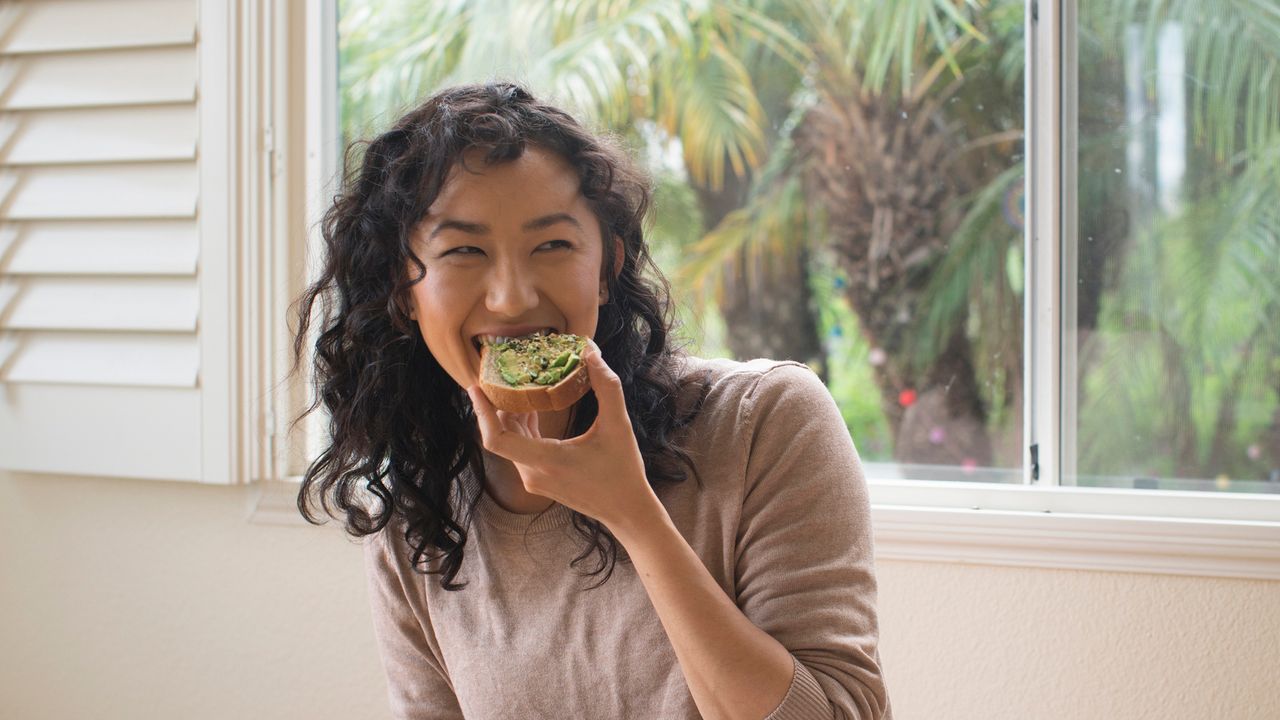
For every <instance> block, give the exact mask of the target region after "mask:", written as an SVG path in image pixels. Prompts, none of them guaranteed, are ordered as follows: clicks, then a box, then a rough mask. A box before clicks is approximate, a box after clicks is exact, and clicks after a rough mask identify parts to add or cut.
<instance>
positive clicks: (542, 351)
mask: <svg viewBox="0 0 1280 720" xmlns="http://www.w3.org/2000/svg"><path fill="white" fill-rule="evenodd" d="M586 346H587V341H586V338H584V337H579V336H577V335H569V334H563V335H549V336H545V337H525V338H516V339H514V340H509V341H507V342H504V343H498V344H495V345H485V346H484V347H482V348H481V349H480V389H481V391H483V392H484V394H485V396H486V397H488V398H489V402H491V403H493V406H494V407H496V408H497V409H499V410H506V411H507V412H520V413H527V412H550V411H556V410H564V409H566V408H568V407H570V406H572V405H573V404H574V403H576V402H578V400H579V399H581V398H582V396H583V395H585V394H587V390H588V389H589V388H590V387H591V381H590V379H589V378H588V377H587V368H586V366H585V364H584V363H583V362H582V359H581V358H582V353H583V351H584V350H585V349H586ZM566 352H568V353H569V355H570V357H568V358H566V357H564V356H565V353H566ZM566 364H570V365H571V367H570V369H569V370H568V371H567V372H564V371H563V367H564V365H566ZM557 368H561V370H560V371H559V372H557ZM535 375H536V376H537V377H535ZM539 379H541V382H538V380H539Z"/></svg>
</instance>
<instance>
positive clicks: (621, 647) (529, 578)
mask: <svg viewBox="0 0 1280 720" xmlns="http://www.w3.org/2000/svg"><path fill="white" fill-rule="evenodd" d="M704 371H709V373H710V380H711V383H712V384H711V389H710V392H709V395H708V396H707V399H706V403H705V405H704V406H703V409H702V411H701V413H700V414H699V416H698V418H697V419H696V420H695V421H694V423H693V424H692V425H691V426H690V428H689V430H688V432H691V433H692V437H691V442H689V443H688V446H689V447H690V448H691V451H692V453H693V458H694V463H695V466H696V468H697V473H698V476H699V477H701V478H702V481H703V487H702V489H701V490H700V489H699V488H698V485H697V483H696V482H695V481H694V480H693V478H692V477H690V478H689V480H688V481H686V482H684V483H682V484H680V485H677V486H674V487H670V486H664V487H661V488H659V489H658V491H657V493H658V497H659V498H660V499H661V501H662V503H663V505H664V506H665V507H666V509H667V512H668V513H669V514H670V515H671V519H672V520H673V521H674V523H675V525H676V527H677V528H679V530H680V532H681V534H682V535H683V536H684V537H685V539H686V540H687V541H688V542H689V544H690V546H692V548H693V549H694V551H695V552H696V553H697V554H698V557H700V558H701V559H702V562H703V563H704V564H705V565H706V566H707V569H708V570H710V572H711V575H712V576H713V577H714V578H715V579H716V580H717V581H718V582H719V584H720V587H722V588H723V589H724V591H725V593H727V594H728V595H729V597H731V598H733V599H734V600H735V601H736V603H737V605H738V607H739V608H740V609H741V610H742V612H743V613H744V614H745V615H746V616H747V617H748V618H750V619H751V621H752V622H754V623H755V624H756V625H757V626H759V627H760V628H762V629H763V630H765V631H766V632H768V633H769V634H770V635H771V636H773V637H774V638H776V639H777V640H778V641H779V642H781V643H782V645H783V646H785V647H786V648H788V649H789V650H790V651H791V653H792V656H793V657H794V659H795V674H794V676H793V679H792V684H791V688H790V690H789V691H788V693H787V695H786V697H785V698H784V699H783V701H782V703H781V705H780V706H779V707H778V708H777V709H776V710H775V711H774V712H773V713H772V714H770V715H769V716H768V717H769V719H770V720H800V719H808V718H864V719H867V720H870V719H871V718H890V717H891V712H890V706H889V697H888V694H887V691H886V688H885V682H884V677H883V674H882V672H881V669H880V657H879V652H878V650H877V646H876V644H877V639H878V627H877V620H876V579H875V572H874V555H873V551H872V544H871V522H870V513H869V506H868V499H867V488H866V482H865V480H864V478H863V474H862V468H861V464H860V463H859V461H858V456H857V454H856V452H855V450H854V447H853V443H852V441H851V440H850V438H849V434H848V431H847V430H846V429H845V425H844V422H843V420H842V419H841V417H840V413H839V412H838V411H837V409H836V406H835V403H834V402H833V401H832V399H831V395H830V394H829V393H828V392H827V389H826V388H825V387H824V386H823V385H822V383H821V382H820V381H819V380H818V378H817V376H816V375H814V374H813V372H812V371H810V370H809V369H808V368H807V367H805V366H804V365H801V364H799V363H793V362H773V361H768V360H753V361H751V362H749V363H738V362H732V361H728V360H700V359H697V358H689V359H688V361H687V362H686V365H685V370H684V372H686V373H693V372H698V373H702V372H704ZM601 482H608V478H601ZM466 483H470V488H468V489H475V484H476V481H475V479H474V478H471V477H470V476H468V477H467V480H466ZM388 527H389V528H396V527H397V526H396V524H395V523H393V524H392V525H389V526H388ZM469 532H470V536H469V538H468V540H467V546H466V554H465V558H464V560H463V563H462V568H461V571H460V572H459V573H458V576H457V578H456V580H457V581H460V582H466V583H468V585H467V587H466V588H465V589H464V590H461V591H457V592H446V591H444V590H442V589H441V588H440V585H439V577H440V576H438V575H433V576H423V575H422V574H419V573H417V572H415V571H413V570H412V569H411V568H410V563H409V552H408V551H407V549H406V546H405V543H404V540H403V537H402V533H401V531H400V530H399V529H397V530H394V531H390V532H383V533H379V534H377V535H374V536H370V537H369V538H367V539H366V545H365V549H366V554H365V558H366V567H367V572H368V578H369V600H370V603H371V606H372V611H373V624H374V631H375V635H376V637H377V640H378V643H379V646H380V651H381V656H382V662H383V666H384V669H385V671H386V675H387V681H388V686H389V695H390V701H391V709H392V715H393V716H394V717H396V718H412V719H414V720H426V719H428V718H432V719H435V718H462V717H466V718H468V719H469V720H498V719H500V718H513V719H521V720H528V719H533V718H557V719H559V718H584V719H589V720H603V719H607V718H626V719H631V718H635V719H645V720H647V719H649V718H653V719H656V720H667V719H670V720H679V719H682V718H698V717H700V716H699V714H698V710H697V707H696V706H695V705H694V703H693V698H692V696H691V695H690V694H689V689H688V687H687V686H686V684H685V680H684V676H683V675H682V674H681V670H680V666H679V664H678V663H677V661H676V656H675V652H674V650H673V649H672V647H671V644H670V642H669V641H668V639H667V637H666V634H665V632H664V630H663V628H662V625H661V624H660V622H659V620H658V616H657V614H656V613H655V612H654V609H653V606H652V605H651V604H650V602H649V598H648V595H647V594H646V593H645V589H644V586H643V585H642V584H641V582H640V580H639V578H638V577H637V575H636V573H635V569H634V567H633V566H631V565H630V564H622V563H619V564H618V565H617V567H616V568H615V570H614V574H613V577H612V578H611V579H610V580H609V581H608V582H607V583H605V584H604V585H603V586H602V587H600V588H598V589H596V590H590V591H584V589H583V588H585V587H586V586H588V585H590V584H592V583H594V582H596V581H597V580H598V578H584V577H582V576H581V575H580V574H579V571H578V570H574V569H570V567H569V563H570V561H571V560H572V559H573V558H574V557H576V556H577V555H579V554H580V553H581V552H582V549H583V546H582V544H581V541H580V540H579V539H578V537H577V536H576V534H574V533H573V527H572V524H571V522H570V513H569V510H568V509H567V508H566V507H564V506H563V505H559V504H556V505H552V507H551V509H550V510H548V511H547V512H545V513H543V514H541V515H518V514H513V513H510V512H507V511H505V510H504V509H502V508H501V507H500V506H498V505H497V504H496V503H495V502H493V500H492V499H491V498H490V497H489V496H488V495H487V494H482V495H481V500H480V503H479V505H478V506H477V510H476V518H475V521H474V522H473V523H472V526H471V528H470V531H469ZM594 557H595V556H592V557H591V558H589V559H588V561H587V562H586V563H585V564H582V565H580V566H579V568H580V569H582V568H587V569H592V568H594V563H593V562H591V560H593V559H594Z"/></svg>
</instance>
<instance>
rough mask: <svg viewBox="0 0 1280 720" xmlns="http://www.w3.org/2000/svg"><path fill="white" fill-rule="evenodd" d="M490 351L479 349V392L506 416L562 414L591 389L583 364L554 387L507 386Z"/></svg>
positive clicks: (487, 348) (484, 348) (486, 347)
mask: <svg viewBox="0 0 1280 720" xmlns="http://www.w3.org/2000/svg"><path fill="white" fill-rule="evenodd" d="M489 349H490V348H489V347H488V346H485V347H483V348H481V349H480V389H481V390H482V391H483V392H484V394H485V397H487V398H489V402H490V403H492V404H493V406H494V407H495V408H497V409H499V410H505V411H507V412H518V413H527V412H552V411H556V410H565V409H567V408H569V407H571V406H572V405H573V404H574V403H576V402H578V400H580V399H581V398H582V396H583V395H586V394H587V390H589V389H590V388H591V379H590V378H589V377H588V376H587V365H586V363H585V362H580V363H578V366H577V367H575V368H574V369H573V371H572V372H570V373H569V374H568V375H566V376H565V377H564V378H563V379H562V380H560V382H558V383H556V384H555V385H533V384H529V385H520V386H512V385H508V384H507V381H505V380H503V379H502V375H500V374H499V373H498V369H497V367H496V363H494V362H493V361H492V358H491V357H490V354H489Z"/></svg>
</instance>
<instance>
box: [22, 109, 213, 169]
mask: <svg viewBox="0 0 1280 720" xmlns="http://www.w3.org/2000/svg"><path fill="white" fill-rule="evenodd" d="M0 142H2V143H3V144H4V146H6V147H8V148H9V149H8V152H7V153H4V154H3V155H2V156H0V162H3V164H5V165H9V166H12V165H34V164H41V163H90V162H112V161H117V162H119V161H123V162H136V161H144V160H192V159H194V158H195V156H196V106H195V105H194V104H187V105H173V106H159V107H126V108H109V109H93V110H62V111H39V112H30V113H15V114H13V115H10V116H8V117H6V118H5V119H4V122H3V123H2V124H0Z"/></svg>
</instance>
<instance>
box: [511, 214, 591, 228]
mask: <svg viewBox="0 0 1280 720" xmlns="http://www.w3.org/2000/svg"><path fill="white" fill-rule="evenodd" d="M562 222H565V223H569V224H570V225H572V226H574V227H576V228H578V229H579V230H581V229H582V223H580V222H578V219H577V218H575V217H574V216H572V215H570V214H569V213H563V212H560V213H552V214H550V215H543V216H542V217H540V218H536V219H534V220H530V221H529V222H527V223H525V224H524V225H522V226H521V228H522V229H524V230H542V229H543V228H548V227H551V226H552V225H555V224H556V223H562Z"/></svg>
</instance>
